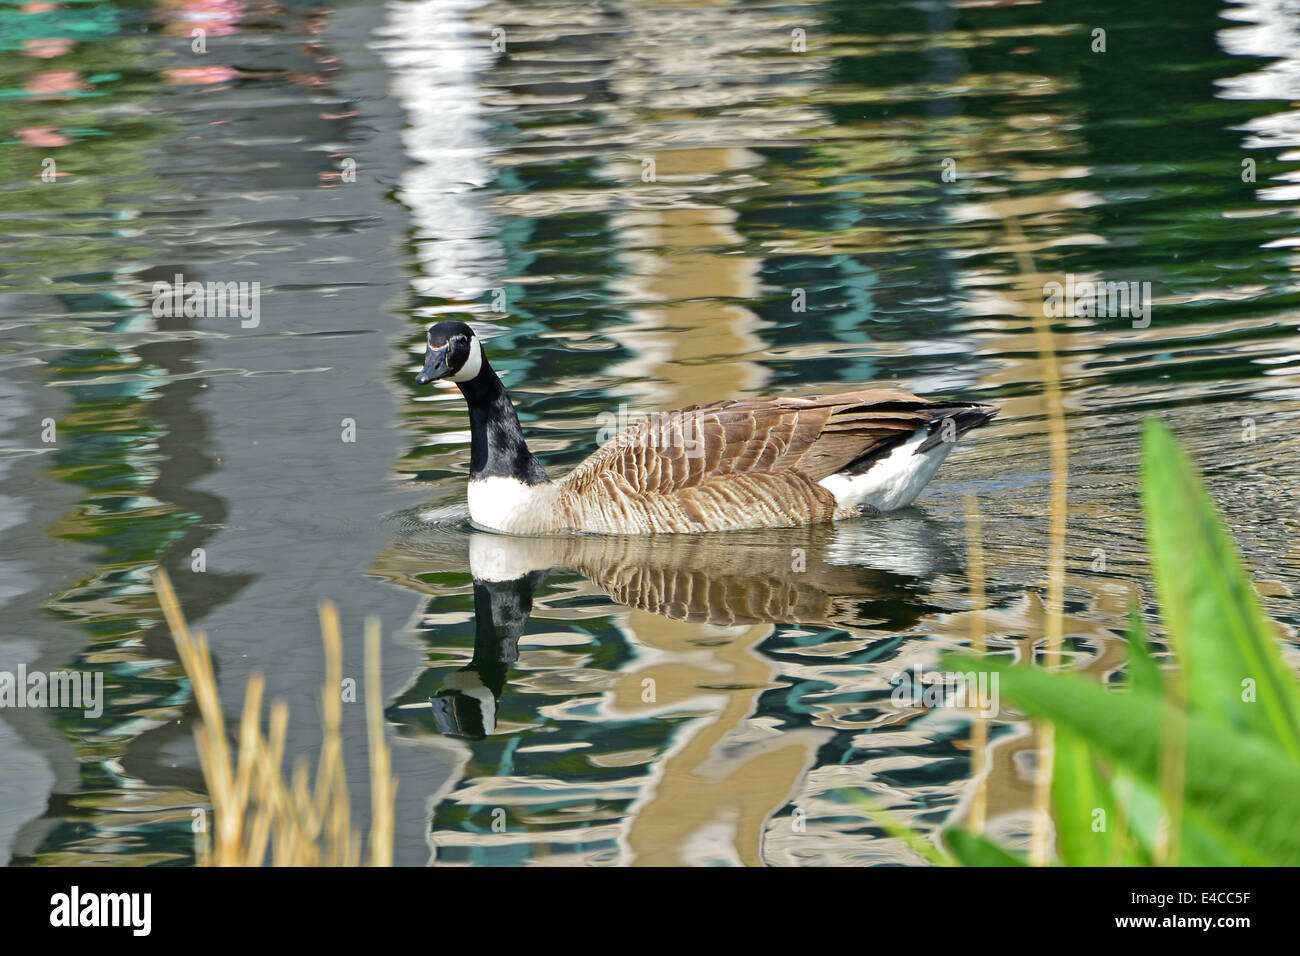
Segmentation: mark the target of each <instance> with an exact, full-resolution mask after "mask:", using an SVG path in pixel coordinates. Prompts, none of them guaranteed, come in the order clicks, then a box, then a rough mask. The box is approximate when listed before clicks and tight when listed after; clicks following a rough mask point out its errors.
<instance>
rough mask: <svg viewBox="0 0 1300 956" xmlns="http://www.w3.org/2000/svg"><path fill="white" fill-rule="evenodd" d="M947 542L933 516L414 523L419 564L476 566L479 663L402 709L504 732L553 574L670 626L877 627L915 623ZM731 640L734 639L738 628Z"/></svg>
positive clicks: (409, 554)
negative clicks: (616, 524)
mask: <svg viewBox="0 0 1300 956" xmlns="http://www.w3.org/2000/svg"><path fill="white" fill-rule="evenodd" d="M941 540H942V536H941V535H940V534H937V533H936V531H935V528H934V527H933V522H930V521H928V520H927V519H925V518H924V517H920V516H899V517H893V518H889V519H877V520H874V521H871V522H852V523H844V524H838V525H820V526H811V527H800V528H789V529H779V530H765V531H755V532H729V533H724V534H714V535H660V536H607V535H561V536H536V537H519V536H511V535H502V534H495V533H491V532H482V531H478V530H469V531H468V532H467V533H463V534H461V533H456V532H452V531H449V530H448V529H447V528H446V527H445V526H444V527H440V528H437V529H435V530H433V531H430V532H428V533H423V532H421V531H420V530H415V531H411V530H409V529H408V531H407V533H405V534H404V535H403V538H402V540H401V542H400V544H399V548H398V551H399V552H400V553H401V554H402V555H403V557H404V558H405V560H404V561H403V562H402V563H403V564H407V566H408V567H409V566H410V563H411V562H415V563H417V564H420V563H422V564H423V570H424V571H426V572H427V571H429V570H442V569H443V568H446V569H447V570H450V569H451V568H452V567H455V568H457V569H463V568H464V567H465V563H467V564H468V568H469V571H470V574H471V576H472V577H473V589H474V617H475V627H474V648H473V654H472V656H471V658H470V661H469V663H468V664H466V665H465V666H464V667H462V668H460V669H459V670H455V671H452V672H451V673H449V674H447V676H446V677H445V678H444V679H443V681H442V684H441V686H440V687H439V688H438V689H437V690H436V691H435V692H434V693H433V694H432V696H430V697H428V698H427V700H426V701H420V702H415V701H409V700H408V702H407V703H404V704H401V705H399V706H398V708H397V709H396V711H397V712H395V713H394V714H393V715H392V716H394V717H395V718H397V719H399V720H400V721H401V722H403V723H407V722H409V721H410V720H416V721H417V722H418V723H420V724H422V725H424V726H425V727H426V729H428V730H432V731H435V732H437V733H439V734H442V735H444V736H451V737H462V738H468V739H482V738H484V737H486V736H489V735H491V734H493V733H494V731H495V730H496V727H497V711H498V707H499V702H500V700H501V696H502V693H503V691H504V689H505V686H506V683H507V679H508V676H509V672H510V670H511V667H512V666H513V665H514V664H515V663H516V662H517V661H518V659H519V639H520V636H521V635H522V634H523V632H524V629H525V627H526V626H527V624H528V620H529V617H530V616H531V614H532V611H533V598H534V595H535V594H536V593H537V591H538V589H539V588H540V587H541V586H542V584H543V582H544V581H545V580H546V578H547V576H548V574H550V573H552V572H559V571H568V572H572V573H575V574H578V575H581V576H582V577H584V578H586V579H587V580H588V581H590V582H591V583H592V584H594V585H595V586H596V587H597V588H599V589H600V590H601V591H602V592H604V594H605V595H606V596H608V597H609V598H610V599H611V600H612V601H613V602H615V603H616V604H619V605H622V606H624V607H625V608H628V609H631V610H635V611H643V612H649V613H650V614H654V615H658V616H660V617H663V618H667V619H669V620H670V621H680V622H686V623H689V624H696V625H708V626H711V627H713V628H718V629H727V628H733V629H743V628H750V627H752V626H753V625H759V624H794V625H806V626H809V627H817V628H830V629H845V630H850V631H851V630H854V629H862V628H869V629H871V631H872V632H873V633H875V634H877V635H878V634H879V633H880V632H881V631H882V630H884V631H893V630H903V629H906V628H907V627H908V626H910V625H911V624H913V623H915V621H916V620H917V619H918V618H919V617H920V615H921V613H922V612H923V611H924V606H922V605H918V603H917V595H916V593H915V590H914V588H913V587H912V585H913V584H914V582H916V581H917V580H918V579H921V578H925V577H929V576H931V575H933V574H935V573H937V572H940V571H943V570H947V567H946V565H948V564H949V563H950V559H949V556H948V554H947V553H946V552H945V551H943V550H942V547H941V545H940V543H939V542H941ZM458 561H459V562H461V563H459V564H458ZM387 563H388V565H389V567H390V568H391V567H392V565H393V562H391V561H390V562H387ZM718 636H719V639H720V640H727V639H728V638H727V637H726V634H725V631H724V632H721V633H720V634H719V635H718ZM421 711H423V712H424V713H423V714H421V713H420V712H421Z"/></svg>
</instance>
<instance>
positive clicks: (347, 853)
mask: <svg viewBox="0 0 1300 956" xmlns="http://www.w3.org/2000/svg"><path fill="white" fill-rule="evenodd" d="M154 585H155V587H156V589H157V592H158V601H159V604H161V606H162V610H163V615H164V616H165V617H166V619H167V624H168V627H170V628H171V633H172V639H173V640H174V641H175V642H176V649H177V652H178V654H179V656H180V660H181V665H182V666H183V667H184V668H185V673H186V674H187V675H188V676H189V679H190V684H191V686H192V687H193V690H194V699H195V702H196V703H197V704H198V707H199V717H200V720H199V725H198V726H197V727H196V728H195V731H194V739H195V745H196V747H197V748H198V752H199V760H200V762H201V763H202V765H203V778H204V780H205V781H206V782H207V786H208V794H209V796H210V797H211V800H212V814H213V826H212V832H213V839H212V842H211V845H209V844H208V843H207V841H206V840H204V839H202V837H203V834H200V835H199V836H200V840H199V845H198V846H197V847H196V853H195V860H196V862H198V863H201V864H203V865H209V866H258V865H261V864H263V863H265V862H266V861H267V856H268V854H269V856H270V862H271V863H272V865H274V866H320V865H325V866H359V865H360V863H361V859H362V846H361V833H360V832H359V831H354V830H353V828H352V820H351V812H350V805H349V800H348V788H347V776H346V773H345V769H344V765H343V743H342V733H341V728H342V719H343V708H342V699H341V697H340V688H341V686H342V681H343V640H342V636H341V633H340V630H339V619H338V612H337V610H336V609H335V608H334V606H333V605H332V604H330V603H328V602H322V604H321V605H320V620H321V640H322V643H323V645H324V650H325V683H324V685H323V687H322V688H321V714H320V719H321V736H322V742H321V754H320V762H319V764H318V766H317V769H316V779H315V782H314V784H313V783H312V782H311V781H310V780H309V776H308V769H307V765H306V763H305V762H303V761H301V760H300V761H298V762H297V763H296V764H295V766H294V769H293V774H292V776H291V778H290V780H289V781H288V782H286V781H285V778H284V773H283V770H282V764H283V761H284V746H285V735H286V732H287V730H288V726H289V708H288V707H287V706H286V705H285V703H284V702H283V701H279V700H277V701H275V702H274V703H272V705H271V710H270V721H269V724H268V731H267V733H266V734H263V733H262V727H261V711H262V698H263V693H264V690H265V681H264V680H263V678H262V675H261V674H253V675H252V676H251V677H249V679H248V687H247V689H246V691H245V695H244V707H243V712H242V714H241V716H240V721H239V734H238V752H237V754H236V755H235V759H234V762H233V763H232V755H231V751H230V746H229V744H228V742H227V738H226V725H225V718H224V717H223V714H222V710H221V700H220V697H219V695H218V693H217V682H216V676H215V674H214V672H213V668H212V655H211V653H210V651H209V649H208V643H207V639H206V638H205V637H204V636H203V634H202V633H197V634H191V633H190V630H189V626H188V625H187V624H186V622H185V616H184V614H183V613H182V612H181V608H180V603H179V602H178V601H177V599H176V592H175V591H174V590H173V589H172V585H171V581H170V580H169V579H168V577H167V575H166V573H165V572H163V571H161V570H160V571H158V572H157V573H156V574H155V575H154ZM365 687H366V690H365V692H366V731H367V739H368V742H369V749H370V791H371V801H370V807H371V827H370V856H369V860H370V864H371V865H372V866H391V865H392V862H393V836H394V820H393V815H394V799H395V796H396V792H397V782H396V781H395V780H394V779H393V775H392V754H391V752H390V751H389V749H388V745H387V743H386V741H385V739H384V714H383V687H382V682H381V679H380V628H379V622H378V621H377V620H375V619H374V618H371V619H368V620H367V621H366V675H365Z"/></svg>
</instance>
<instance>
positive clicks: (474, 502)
mask: <svg viewBox="0 0 1300 956" xmlns="http://www.w3.org/2000/svg"><path fill="white" fill-rule="evenodd" d="M549 487H551V486H549V485H526V484H524V483H523V482H522V481H520V480H519V479H518V478H502V477H499V476H494V477H491V478H474V479H471V480H470V483H469V491H468V493H467V495H466V497H468V498H469V516H470V520H472V521H473V522H474V523H475V524H476V525H479V526H480V527H483V528H491V529H493V530H494V531H523V532H527V531H529V530H536V529H537V528H538V527H539V520H538V519H539V512H540V510H541V509H544V508H545V507H546V506H547V504H549V502H546V501H544V500H542V499H545V498H546V497H548V496H546V495H545V494H544V493H542V490H543V489H547V488H549Z"/></svg>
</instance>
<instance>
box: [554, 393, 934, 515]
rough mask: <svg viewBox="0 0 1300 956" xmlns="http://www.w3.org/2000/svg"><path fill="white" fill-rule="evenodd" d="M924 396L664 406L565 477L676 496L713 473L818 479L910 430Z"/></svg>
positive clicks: (578, 485)
mask: <svg viewBox="0 0 1300 956" xmlns="http://www.w3.org/2000/svg"><path fill="white" fill-rule="evenodd" d="M929 404H930V403H929V402H927V401H926V400H925V399H922V398H918V397H917V396H915V395H912V394H910V393H908V392H895V391H890V390H886V389H861V390H859V391H854V392H841V393H839V394H837V395H826V396H822V397H819V398H752V399H740V400H734V399H733V400H728V401H723V402H715V403H713V404H711V405H692V406H690V407H688V408H683V409H680V410H678V411H675V412H664V413H660V414H659V415H656V416H654V417H653V418H651V420H649V421H647V422H645V423H642V424H640V425H637V426H636V427H634V428H630V429H628V430H627V431H625V432H623V433H622V434H620V435H618V436H617V437H615V438H614V439H612V440H611V441H609V442H607V443H606V444H605V445H603V446H601V448H600V449H598V450H597V451H596V453H595V454H593V455H592V456H591V457H590V458H588V459H587V460H586V461H584V462H583V463H582V464H580V465H579V466H578V467H577V468H575V469H574V470H573V472H572V473H571V474H570V475H569V476H568V477H567V478H566V479H565V483H566V484H568V485H569V486H570V487H572V488H573V489H574V490H575V491H580V490H581V489H583V488H585V487H587V486H589V485H592V484H595V483H603V482H606V481H609V480H611V479H612V480H614V482H615V483H616V484H617V485H618V486H620V487H621V488H622V489H623V490H624V491H625V492H629V493H648V494H674V493H678V492H681V491H684V490H686V489H689V488H697V487H700V486H701V485H704V484H706V483H711V482H713V481H714V480H715V479H718V478H722V477H727V476H735V475H753V474H781V473H785V472H799V473H801V474H802V475H804V476H806V477H807V478H810V479H812V480H813V481H814V482H816V481H820V480H821V479H822V478H825V477H826V476H827V475H830V474H833V473H834V472H836V471H839V470H840V469H842V468H844V467H845V466H846V465H848V464H849V463H851V462H852V461H854V460H855V459H857V458H860V457H861V456H863V455H865V454H869V453H870V452H872V451H874V450H876V449H878V448H880V447H882V446H883V445H886V444H888V443H890V442H893V441H897V440H898V439H900V438H902V437H905V436H907V435H910V434H911V433H912V432H913V431H915V430H916V429H917V428H918V427H919V426H920V425H923V424H925V422H927V421H929V419H930V415H929V414H928V413H927V412H926V406H927V405H929Z"/></svg>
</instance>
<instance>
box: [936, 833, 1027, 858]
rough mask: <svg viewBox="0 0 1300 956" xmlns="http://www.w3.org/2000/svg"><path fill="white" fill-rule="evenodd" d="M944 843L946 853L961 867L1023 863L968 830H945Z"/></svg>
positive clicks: (990, 841) (991, 842)
mask: <svg viewBox="0 0 1300 956" xmlns="http://www.w3.org/2000/svg"><path fill="white" fill-rule="evenodd" d="M943 839H944V843H945V844H947V847H948V852H949V853H951V854H952V855H953V856H954V857H956V858H957V860H958V862H960V863H961V865H962V866H1024V865H1025V861H1024V860H1022V859H1021V858H1020V857H1018V856H1012V855H1011V854H1010V853H1008V852H1007V851H1006V850H1004V849H1002V847H1000V846H998V845H997V844H996V843H994V842H993V841H992V840H989V839H987V838H985V837H982V836H976V835H975V834H973V833H971V832H970V831H969V830H959V829H952V830H945V831H944V833H943Z"/></svg>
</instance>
